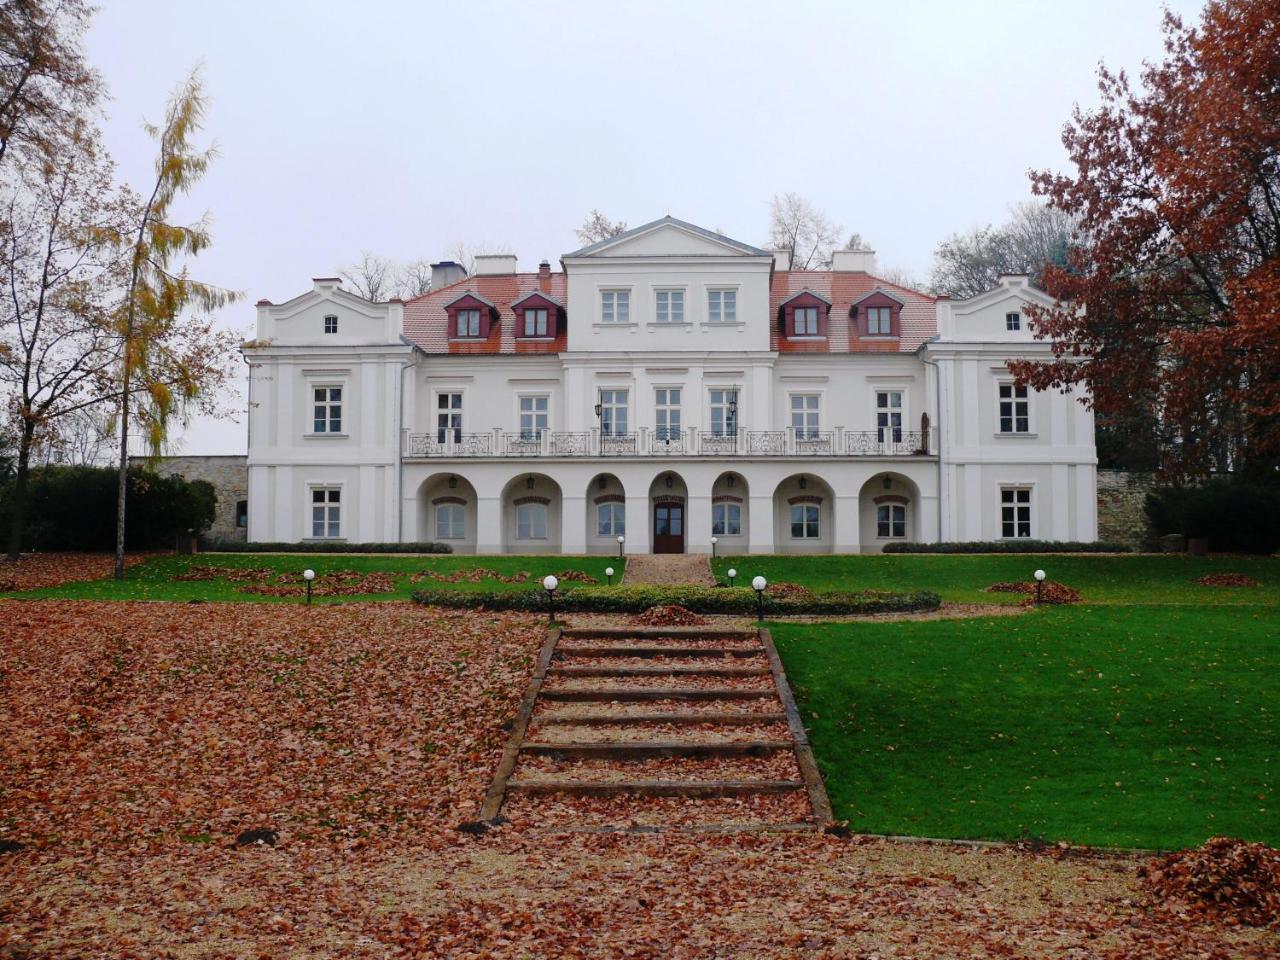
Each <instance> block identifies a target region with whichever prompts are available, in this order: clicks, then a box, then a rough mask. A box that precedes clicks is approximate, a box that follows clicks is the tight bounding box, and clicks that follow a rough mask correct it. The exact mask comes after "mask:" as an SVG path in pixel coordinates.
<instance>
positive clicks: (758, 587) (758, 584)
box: [751, 577, 769, 623]
mask: <svg viewBox="0 0 1280 960" xmlns="http://www.w3.org/2000/svg"><path fill="white" fill-rule="evenodd" d="M767 586H769V581H768V580H766V579H765V578H764V577H756V578H755V579H754V580H752V581H751V589H752V590H754V591H755V592H756V622H757V623H764V590H765V587H767Z"/></svg>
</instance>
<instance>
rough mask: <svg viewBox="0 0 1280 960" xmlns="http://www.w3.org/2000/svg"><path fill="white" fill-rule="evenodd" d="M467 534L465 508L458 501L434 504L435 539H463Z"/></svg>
mask: <svg viewBox="0 0 1280 960" xmlns="http://www.w3.org/2000/svg"><path fill="white" fill-rule="evenodd" d="M466 536H467V510H466V507H464V506H463V505H462V504H460V503H437V504H436V539H437V540H464V539H466Z"/></svg>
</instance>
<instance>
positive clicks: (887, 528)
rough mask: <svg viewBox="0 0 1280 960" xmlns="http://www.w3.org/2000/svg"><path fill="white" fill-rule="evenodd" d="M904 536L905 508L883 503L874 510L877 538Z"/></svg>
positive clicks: (905, 524)
mask: <svg viewBox="0 0 1280 960" xmlns="http://www.w3.org/2000/svg"><path fill="white" fill-rule="evenodd" d="M906 535H907V508H906V507H904V506H901V505H900V504H896V503H885V504H881V505H880V506H879V507H877V508H876V536H877V537H905V536H906Z"/></svg>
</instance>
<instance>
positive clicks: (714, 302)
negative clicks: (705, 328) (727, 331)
mask: <svg viewBox="0 0 1280 960" xmlns="http://www.w3.org/2000/svg"><path fill="white" fill-rule="evenodd" d="M737 319H738V291H737V290H708V291H707V322H708V323H734V322H736V321H737Z"/></svg>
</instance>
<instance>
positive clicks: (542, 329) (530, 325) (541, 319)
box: [524, 307, 547, 337]
mask: <svg viewBox="0 0 1280 960" xmlns="http://www.w3.org/2000/svg"><path fill="white" fill-rule="evenodd" d="M524 335H525V336H526V337H545V336H546V335H547V311H546V310H544V309H542V308H541V307H539V308H536V309H529V310H526V311H525V312H524Z"/></svg>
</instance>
